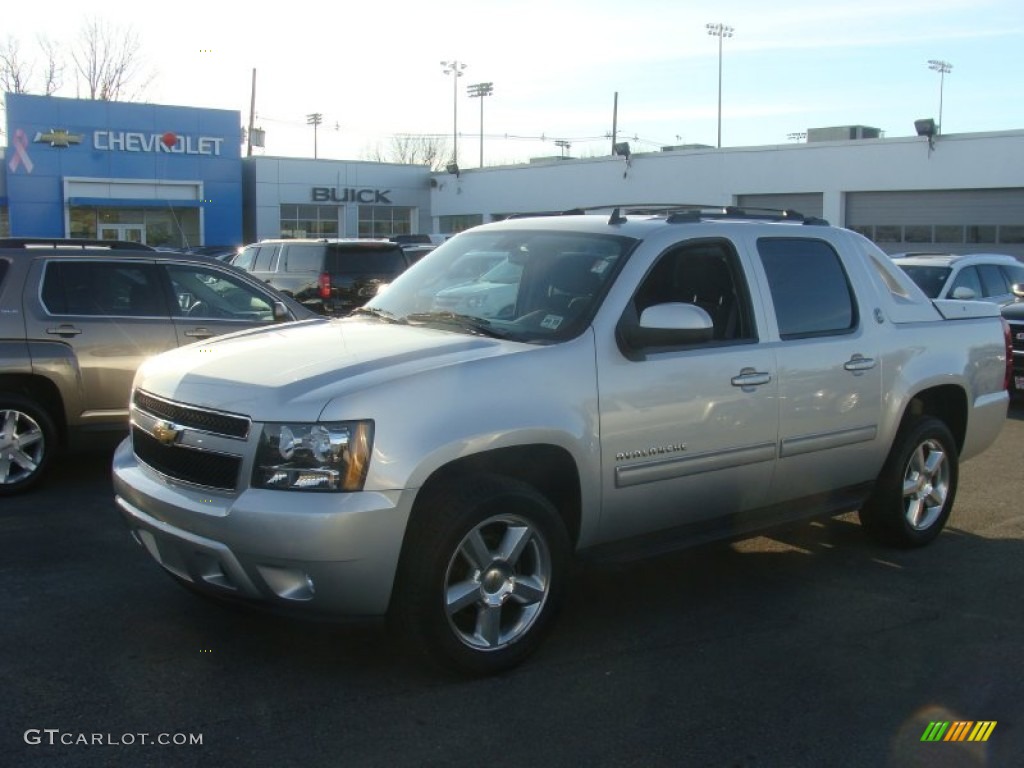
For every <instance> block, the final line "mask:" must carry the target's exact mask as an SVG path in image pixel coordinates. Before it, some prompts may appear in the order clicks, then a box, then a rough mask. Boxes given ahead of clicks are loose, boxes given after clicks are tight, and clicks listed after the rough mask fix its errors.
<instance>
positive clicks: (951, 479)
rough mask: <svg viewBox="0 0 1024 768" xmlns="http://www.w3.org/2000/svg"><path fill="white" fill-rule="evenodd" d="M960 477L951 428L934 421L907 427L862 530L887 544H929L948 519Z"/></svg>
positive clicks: (881, 477) (918, 420)
mask: <svg viewBox="0 0 1024 768" xmlns="http://www.w3.org/2000/svg"><path fill="white" fill-rule="evenodd" d="M958 476H959V460H958V457H957V451H956V442H955V441H954V440H953V435H952V434H951V433H950V431H949V428H948V427H947V426H946V425H945V424H944V423H943V422H942V421H940V420H939V419H936V418H934V417H932V416H922V417H917V418H915V419H913V420H911V421H908V422H906V423H905V424H904V425H903V426H902V427H901V428H900V431H899V432H898V433H897V435H896V440H895V442H894V443H893V446H892V450H891V451H890V452H889V457H888V458H887V459H886V462H885V466H883V467H882V471H881V473H880V474H879V476H878V480H877V482H876V485H875V490H874V492H873V493H872V494H871V498H870V499H869V500H868V502H867V503H866V504H865V505H864V507H863V508H862V509H861V510H860V521H861V525H863V527H864V529H865V531H867V533H868V535H870V536H871V537H872V538H873V539H875V540H876V541H879V542H881V543H883V544H888V545H891V546H897V547H907V548H909V547H921V546H924V545H925V544H928V543H929V542H931V541H932V540H933V539H934V538H935V537H936V536H938V535H939V533H940V532H941V531H942V528H943V527H944V526H945V524H946V520H947V519H949V512H950V510H951V509H952V507H953V499H954V497H955V496H956V487H957V480H958Z"/></svg>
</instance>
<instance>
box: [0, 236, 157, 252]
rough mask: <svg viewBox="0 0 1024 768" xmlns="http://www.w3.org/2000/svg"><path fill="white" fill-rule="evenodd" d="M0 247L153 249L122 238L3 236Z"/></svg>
mask: <svg viewBox="0 0 1024 768" xmlns="http://www.w3.org/2000/svg"><path fill="white" fill-rule="evenodd" d="M0 248H23V249H26V250H27V249H29V248H80V249H82V250H84V249H86V248H102V249H104V250H109V251H155V250H156V248H153V247H152V246H149V245H143V244H142V243H129V242H127V241H124V240H94V239H89V238H79V237H5V238H0Z"/></svg>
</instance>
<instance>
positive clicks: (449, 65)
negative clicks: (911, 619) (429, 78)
mask: <svg viewBox="0 0 1024 768" xmlns="http://www.w3.org/2000/svg"><path fill="white" fill-rule="evenodd" d="M441 66H442V67H444V73H445V74H446V75H451V76H452V102H453V106H452V162H453V163H454V164H455V165H458V164H459V78H460V77H462V70H464V69H465V68H466V65H465V64H463V63H462V62H459V61H456V60H455V59H452V60H451V61H442V62H441Z"/></svg>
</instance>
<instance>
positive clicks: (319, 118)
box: [306, 112, 324, 160]
mask: <svg viewBox="0 0 1024 768" xmlns="http://www.w3.org/2000/svg"><path fill="white" fill-rule="evenodd" d="M323 121H324V116H323V115H322V114H320V113H319V112H312V113H310V114H308V115H306V125H312V126H313V159H314V160H316V159H317V148H316V127H317V126H318V125H320V123H322V122H323Z"/></svg>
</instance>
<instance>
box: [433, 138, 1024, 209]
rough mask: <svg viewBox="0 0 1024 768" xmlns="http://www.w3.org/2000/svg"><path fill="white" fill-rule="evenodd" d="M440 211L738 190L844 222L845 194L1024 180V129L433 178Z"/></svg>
mask: <svg viewBox="0 0 1024 768" xmlns="http://www.w3.org/2000/svg"><path fill="white" fill-rule="evenodd" d="M435 180H436V181H437V186H436V187H434V188H433V190H432V191H431V198H432V200H431V210H432V212H433V215H434V217H435V221H436V217H440V216H451V215H464V214H483V215H484V220H485V221H487V220H488V219H489V217H490V215H492V214H496V213H512V212H524V213H525V212H539V211H557V210H567V209H571V208H575V207H579V206H584V207H585V206H599V205H615V204H626V205H628V204H643V203H706V204H711V205H728V204H732V203H734V201H735V198H736V197H737V196H738V195H744V194H786V193H820V194H822V195H823V205H824V210H823V214H824V217H825V218H826V219H828V220H829V221H831V222H832V223H834V224H838V225H843V224H844V223H845V220H844V211H843V196H844V195H845V194H846V193H847V192H855V191H856V192H861V191H897V190H900V191H902V190H931V189H992V188H1011V187H1021V186H1024V131H1008V132H1001V133H985V134H950V135H947V136H940V137H937V138H936V139H935V141H934V147H932V148H930V147H929V144H928V140H927V139H926V138H924V137H916V136H915V137H905V138H893V139H864V140H860V141H841V142H812V143H803V144H786V145H778V146H764V147H738V148H727V149H714V148H709V149H694V150H681V151H675V152H657V153H645V154H641V155H633V156H632V157H631V158H630V161H629V163H628V164H627V161H626V160H625V159H624V158H622V157H600V158H591V159H580V160H555V161H551V162H549V163H544V164H533V165H523V166H508V167H499V168H484V169H476V170H469V171H464V172H462V173H461V174H460V175H459V176H458V177H456V176H454V175H453V174H446V173H441V174H436V175H435Z"/></svg>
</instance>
